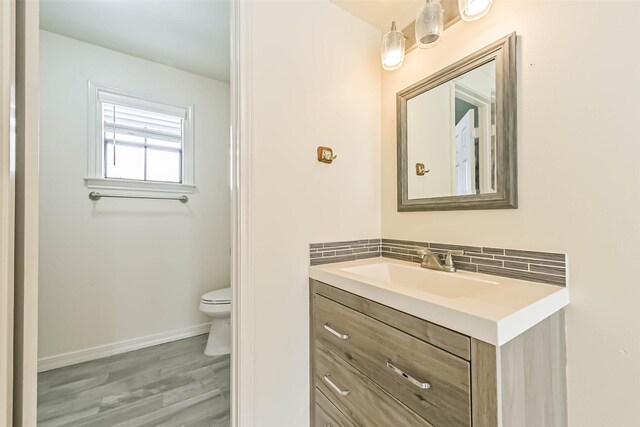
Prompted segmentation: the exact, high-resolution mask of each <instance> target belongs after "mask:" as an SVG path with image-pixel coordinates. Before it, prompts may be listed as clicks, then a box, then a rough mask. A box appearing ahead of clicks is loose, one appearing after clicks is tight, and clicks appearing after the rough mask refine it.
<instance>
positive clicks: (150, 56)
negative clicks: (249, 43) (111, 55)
mask: <svg viewBox="0 0 640 427" xmlns="http://www.w3.org/2000/svg"><path fill="white" fill-rule="evenodd" d="M40 28H42V29H43V30H47V31H51V32H54V33H58V34H61V35H63V36H67V37H71V38H74V39H77V40H81V41H84V42H87V43H91V44H94V45H97V46H101V47H104V48H107V49H111V50H115V51H118V52H122V53H126V54H128V55H133V56H137V57H139V58H143V59H146V60H149V61H153V62H158V63H160V64H164V65H168V66H171V67H175V68H179V69H182V70H185V71H189V72H192V73H195V74H199V75H202V76H205V77H209V78H212V79H216V80H221V81H225V82H228V81H229V74H230V70H229V68H230V52H229V50H230V48H229V38H230V27H229V0H41V2H40Z"/></svg>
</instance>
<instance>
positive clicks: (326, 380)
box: [314, 341, 434, 427]
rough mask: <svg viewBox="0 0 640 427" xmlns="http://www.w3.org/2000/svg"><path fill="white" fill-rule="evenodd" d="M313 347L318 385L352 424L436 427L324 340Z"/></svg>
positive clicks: (388, 426)
mask: <svg viewBox="0 0 640 427" xmlns="http://www.w3.org/2000/svg"><path fill="white" fill-rule="evenodd" d="M314 351H315V354H314V356H315V370H314V380H315V384H316V386H317V387H318V388H319V389H320V391H321V392H322V393H324V394H325V395H326V397H327V398H328V399H329V400H330V401H331V402H332V403H333V404H334V405H335V406H336V407H337V408H338V409H340V411H341V412H343V413H344V414H346V415H347V416H348V417H349V419H350V420H352V421H353V424H355V425H358V426H363V427H365V426H366V427H398V426H412V427H434V426H433V425H431V424H429V423H428V422H427V421H425V420H424V419H422V418H420V417H419V416H418V415H417V414H416V413H415V412H413V411H411V410H410V409H408V408H407V407H405V406H404V405H403V404H402V403H400V402H398V401H397V400H396V399H394V398H393V397H392V396H391V395H390V394H388V393H387V392H385V391H384V390H382V389H381V388H380V387H378V386H377V385H376V384H375V383H374V382H373V381H371V380H370V379H369V378H367V377H365V376H364V375H362V374H361V373H360V372H358V371H357V370H356V369H355V368H353V367H352V366H350V365H349V364H348V363H346V362H345V361H344V360H342V359H341V358H340V357H338V356H337V355H335V354H334V353H332V352H331V351H330V350H329V349H328V348H327V347H325V346H324V345H322V344H321V343H319V342H317V341H316V342H315V350H314ZM323 427H324V426H323Z"/></svg>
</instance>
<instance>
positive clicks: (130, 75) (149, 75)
mask: <svg viewBox="0 0 640 427" xmlns="http://www.w3.org/2000/svg"><path fill="white" fill-rule="evenodd" d="M211 54H214V52H212V53H211ZM40 77H41V93H40V111H41V124H40V135H41V159H40V173H41V191H40V209H41V210H40V212H41V213H40V226H41V227H40V230H41V231H40V233H41V234H40V331H39V355H40V357H41V358H42V357H47V356H52V355H58V354H61V353H65V352H73V351H77V350H82V349H87V348H91V347H95V346H99V345H105V344H111V343H114V342H118V341H122V340H128V339H133V338H140V337H144V336H148V335H153V334H158V333H164V332H168V331H173V330H177V329H181V328H187V327H191V326H195V325H199V324H203V323H205V322H207V318H206V317H204V316H203V315H202V314H201V313H200V312H199V310H198V304H199V302H200V297H201V295H202V294H203V293H204V292H206V291H208V290H213V289H217V288H222V287H226V286H229V166H228V165H229V148H228V146H229V85H228V84H227V83H221V82H218V81H215V80H211V79H207V78H204V77H201V76H197V75H194V74H190V73H187V72H184V71H180V70H177V69H174V68H170V67H167V66H163V65H159V64H156V63H153V62H148V61H145V60H141V59H138V58H134V57H131V56H127V55H124V54H121V53H117V52H114V51H110V50H106V49H103V48H100V47H97V46H93V45H89V44H86V43H82V42H79V41H76V40H73V39H70V38H66V37H62V36H59V35H56V34H53V33H49V32H45V31H42V32H41V75H40ZM88 80H92V81H95V82H98V83H102V84H106V85H110V86H114V87H117V88H121V89H128V90H132V91H135V92H136V93H139V94H146V95H148V96H149V97H150V98H152V99H159V100H163V101H166V102H167V103H175V104H178V105H190V104H193V105H194V106H195V109H194V111H195V151H196V162H195V171H196V184H197V186H198V193H196V194H193V195H189V198H190V201H189V203H188V204H186V205H182V204H180V203H178V202H167V201H142V200H117V199H103V200H101V201H99V202H97V203H94V202H91V201H90V200H89V199H88V193H89V190H88V189H87V188H85V187H84V182H83V177H85V176H86V175H87V81H88Z"/></svg>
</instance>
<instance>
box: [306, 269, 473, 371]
mask: <svg viewBox="0 0 640 427" xmlns="http://www.w3.org/2000/svg"><path fill="white" fill-rule="evenodd" d="M311 285H312V292H315V293H318V294H320V295H322V296H324V297H326V298H329V299H330V300H332V301H335V302H337V303H339V304H342V305H344V306H347V307H349V308H351V309H354V310H355V311H358V312H360V313H362V314H366V315H367V316H369V317H373V318H374V319H376V320H379V321H381V322H382V323H386V324H387V325H389V326H393V327H394V328H396V329H400V330H401V331H405V332H406V333H408V334H409V335H413V336H414V337H416V338H418V339H421V340H422V341H425V342H428V343H429V344H433V345H435V346H436V347H439V348H441V349H443V350H445V351H447V352H449V353H451V354H455V355H456V356H458V357H461V358H463V359H465V360H470V359H471V339H470V338H469V337H468V336H466V335H462V334H460V333H458V332H455V331H452V330H451V329H447V328H443V327H442V326H439V325H436V324H433V323H430V322H427V321H426V320H423V319H419V318H417V317H414V316H411V315H410V314H407V313H403V312H401V311H398V310H396V309H393V308H391V307H387V306H386V305H382V304H379V303H377V302H375V301H371V300H368V299H366V298H362V297H361V296H358V295H355V294H352V293H349V292H347V291H343V290H342V289H338V288H336V287H333V286H330V285H327V284H325V283H322V282H318V281H317V280H311Z"/></svg>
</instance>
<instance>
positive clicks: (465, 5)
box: [458, 0, 493, 21]
mask: <svg viewBox="0 0 640 427" xmlns="http://www.w3.org/2000/svg"><path fill="white" fill-rule="evenodd" d="M492 3H493V0H458V10H459V11H460V18H461V19H462V20H463V21H477V20H478V19H480V18H482V17H483V16H484V15H486V14H487V13H488V12H489V9H491V4H492Z"/></svg>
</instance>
